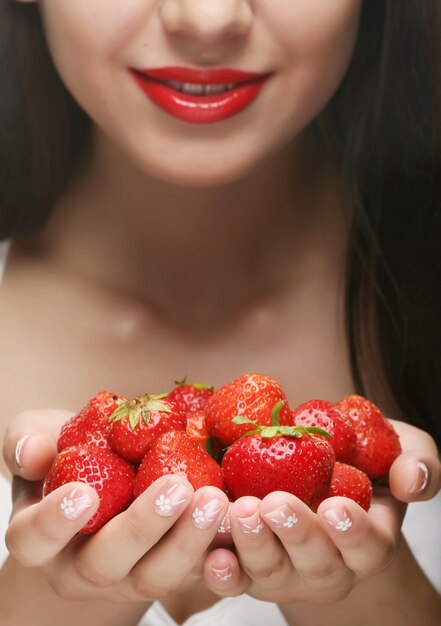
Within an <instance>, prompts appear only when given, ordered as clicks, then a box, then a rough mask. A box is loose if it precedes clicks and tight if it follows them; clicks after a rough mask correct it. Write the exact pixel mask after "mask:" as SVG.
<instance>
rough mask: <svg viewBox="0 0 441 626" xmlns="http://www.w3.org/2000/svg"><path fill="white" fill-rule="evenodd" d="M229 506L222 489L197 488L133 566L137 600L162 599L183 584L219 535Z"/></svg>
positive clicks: (132, 577)
mask: <svg viewBox="0 0 441 626" xmlns="http://www.w3.org/2000/svg"><path fill="white" fill-rule="evenodd" d="M227 509H228V499H227V496H226V495H225V493H224V492H223V491H221V490H220V489H217V488H216V487H201V488H200V489H198V491H197V492H196V493H195V494H194V496H193V499H192V502H191V504H190V506H188V507H187V508H186V510H185V511H184V513H183V514H182V515H181V517H180V518H179V519H178V521H177V522H176V523H175V525H174V526H173V527H172V528H171V529H170V531H169V532H168V533H167V536H166V537H164V539H163V540H162V541H161V542H160V543H159V544H157V545H156V546H154V548H152V550H151V551H150V552H149V553H148V554H146V555H145V556H144V557H143V558H142V559H141V560H140V561H139V562H138V563H137V564H136V565H135V567H134V568H133V570H132V572H131V575H130V584H131V585H132V588H133V589H134V591H135V592H136V594H137V595H138V599H139V598H142V599H152V598H161V597H163V596H164V594H168V593H170V592H171V591H174V590H176V589H178V588H179V587H180V586H181V585H182V582H183V581H184V580H185V579H186V577H187V576H188V574H189V573H190V572H191V571H192V570H193V568H194V567H195V565H196V563H197V561H198V560H199V558H200V556H201V555H202V554H203V553H204V552H205V551H206V550H207V548H208V546H209V545H210V543H211V542H212V540H213V538H214V537H215V536H216V533H217V529H218V527H219V524H220V522H221V520H222V519H223V517H224V516H225V513H226V512H227ZM126 580H127V579H126Z"/></svg>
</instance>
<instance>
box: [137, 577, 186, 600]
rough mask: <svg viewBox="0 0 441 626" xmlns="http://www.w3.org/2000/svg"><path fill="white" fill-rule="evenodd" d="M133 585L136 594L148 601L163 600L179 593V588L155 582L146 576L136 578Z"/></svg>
mask: <svg viewBox="0 0 441 626" xmlns="http://www.w3.org/2000/svg"><path fill="white" fill-rule="evenodd" d="M132 584H133V589H134V590H135V592H136V593H137V594H138V595H139V596H141V598H144V599H146V600H162V599H164V598H166V597H167V596H168V595H170V594H171V593H173V592H174V591H177V588H176V587H174V586H172V585H167V586H165V585H160V584H158V583H157V582H153V581H152V580H151V577H149V576H146V575H145V574H143V575H142V576H141V575H136V576H134V577H133V581H132Z"/></svg>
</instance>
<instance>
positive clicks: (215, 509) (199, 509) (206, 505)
mask: <svg viewBox="0 0 441 626" xmlns="http://www.w3.org/2000/svg"><path fill="white" fill-rule="evenodd" d="M223 508H224V504H223V502H221V501H220V500H217V499H216V498H208V499H207V496H202V498H201V500H200V501H199V502H198V505H197V506H196V508H195V509H194V511H193V513H192V519H193V524H194V525H195V526H196V527H197V528H202V529H206V528H210V526H212V525H213V524H214V522H215V521H216V518H217V516H218V514H219V513H220V511H222V509H223Z"/></svg>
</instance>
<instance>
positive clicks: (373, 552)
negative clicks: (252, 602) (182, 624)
mask: <svg viewBox="0 0 441 626" xmlns="http://www.w3.org/2000/svg"><path fill="white" fill-rule="evenodd" d="M393 425H394V427H395V428H396V430H397V432H398V433H399V435H400V439H401V445H402V450H403V451H402V454H401V455H400V456H399V457H398V458H397V459H396V460H395V462H394V463H393V465H392V467H391V470H390V473H389V485H390V489H388V488H386V487H378V486H377V487H375V488H374V491H373V497H372V504H371V508H370V509H369V512H366V511H364V510H363V509H362V508H361V507H360V506H359V505H358V504H356V503H355V502H353V501H352V500H350V499H348V498H342V497H333V498H329V499H327V500H325V501H324V502H322V503H321V505H320V506H319V508H318V511H317V514H315V513H313V512H312V511H311V510H310V509H309V507H308V506H307V505H305V504H304V503H303V502H302V501H301V500H299V499H298V498H296V497H295V496H293V495H292V494H289V493H286V492H281V491H278V492H273V493H271V494H269V495H267V496H266V497H265V498H264V499H263V500H259V499H258V498H254V497H251V496H246V497H243V498H240V499H238V500H236V502H234V503H232V504H231V506H230V512H229V518H230V524H231V535H232V541H233V543H234V548H233V549H234V552H233V551H232V550H228V549H225V548H218V549H215V550H213V551H212V552H210V553H209V554H208V556H207V559H206V561H205V566H204V578H205V582H206V584H207V586H208V587H209V588H210V589H211V590H212V591H214V592H215V593H216V594H218V595H220V596H235V595H239V594H241V593H247V594H249V595H251V596H253V597H255V598H258V599H260V600H266V601H271V602H277V603H281V604H283V603H290V602H296V601H304V602H311V603H321V604H328V603H333V602H338V601H341V600H343V599H344V598H346V597H347V596H348V595H349V593H350V592H351V590H352V589H353V588H354V587H355V586H356V585H357V584H358V583H359V582H360V581H362V580H364V579H365V578H367V577H368V576H372V575H374V574H376V573H379V572H381V571H383V570H385V569H386V568H387V567H388V566H389V565H390V563H391V562H392V561H393V560H394V557H395V555H396V554H397V551H398V547H399V544H400V537H401V535H400V528H401V524H402V521H403V518H404V514H405V510H406V505H405V504H404V503H406V502H412V501H416V500H427V499H430V498H432V497H434V496H435V495H436V494H437V493H438V491H439V489H440V487H441V463H440V461H439V457H438V452H437V448H436V445H435V442H434V441H433V439H432V438H431V437H430V436H429V435H428V434H427V433H425V432H423V431H421V430H419V429H417V428H415V427H413V426H409V425H408V424H405V423H403V422H393Z"/></svg>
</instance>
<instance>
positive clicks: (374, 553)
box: [317, 489, 405, 576]
mask: <svg viewBox="0 0 441 626" xmlns="http://www.w3.org/2000/svg"><path fill="white" fill-rule="evenodd" d="M404 508H405V507H404V505H403V504H402V503H400V502H397V501H396V500H395V499H394V498H393V497H392V496H390V495H389V494H388V493H387V490H386V489H382V490H378V493H376V495H375V498H374V499H373V501H372V505H371V508H370V510H369V513H367V512H366V511H365V510H364V509H362V508H361V507H360V506H359V505H358V504H357V503H356V502H354V501H353V500H350V499H349V498H343V497H334V498H328V499H327V500H324V501H323V502H322V503H321V504H320V506H319V508H318V511H317V515H318V518H319V520H320V522H321V524H322V527H323V528H324V530H325V531H326V532H327V533H328V535H329V536H330V537H331V538H332V541H333V542H334V543H335V545H336V547H337V548H338V550H339V551H340V553H341V555H342V557H343V559H344V562H345V563H346V565H347V567H348V568H349V569H351V570H352V571H353V572H355V573H356V574H357V575H361V576H367V575H371V574H374V573H376V572H379V571H381V570H382V569H384V568H385V567H387V565H388V564H389V563H390V562H391V560H392V559H393V557H394V556H395V554H396V552H397V549H398V543H399V536H400V526H401V521H402V517H403V511H404Z"/></svg>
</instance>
